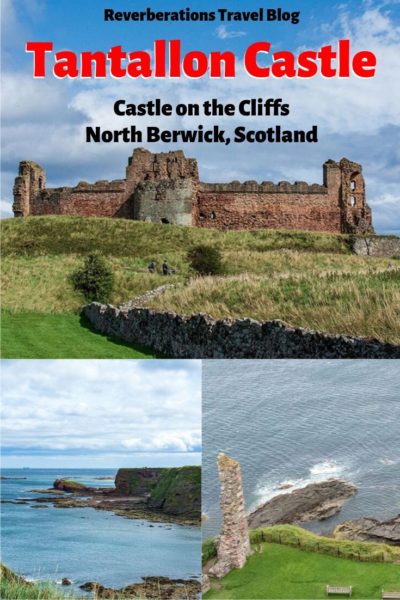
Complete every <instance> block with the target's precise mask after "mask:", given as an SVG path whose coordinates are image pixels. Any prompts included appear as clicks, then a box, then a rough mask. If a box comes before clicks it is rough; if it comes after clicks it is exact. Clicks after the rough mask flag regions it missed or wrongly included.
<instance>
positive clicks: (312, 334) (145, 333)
mask: <svg viewBox="0 0 400 600" xmlns="http://www.w3.org/2000/svg"><path fill="white" fill-rule="evenodd" d="M83 315H84V316H85V317H86V318H87V319H88V321H89V322H90V323H91V324H92V326H93V328H94V329H95V330H97V331H99V332H101V333H104V334H106V335H108V336H111V337H115V338H118V339H121V340H123V341H125V342H128V343H131V344H140V345H142V346H147V347H149V348H152V349H153V350H155V351H156V352H160V353H162V354H164V355H166V356H168V357H170V358H400V346H399V345H393V344H385V343H382V342H379V341H377V340H371V339H368V338H352V337H347V336H342V335H330V334H325V333H320V332H317V331H307V330H305V329H301V328H293V327H289V326H288V325H286V324H285V323H283V322H282V321H264V322H258V321H254V320H252V319H239V320H228V319H226V320H215V319H213V318H212V317H209V316H207V315H202V314H198V315H193V316H191V317H185V316H180V315H177V314H175V313H171V312H165V313H161V312H160V313H159V312H155V311H153V310H150V309H147V308H131V309H118V308H116V307H114V306H111V305H107V306H106V305H102V304H99V303H97V302H93V303H92V304H88V305H87V306H85V307H84V308H83Z"/></svg>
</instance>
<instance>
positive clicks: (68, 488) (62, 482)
mask: <svg viewBox="0 0 400 600" xmlns="http://www.w3.org/2000/svg"><path fill="white" fill-rule="evenodd" d="M53 488H54V489H55V490H59V491H62V492H72V493H76V492H78V493H81V492H87V491H89V492H93V488H90V487H86V486H85V485H83V484H82V483H78V482H77V481H71V480H69V479H56V480H55V482H54V483H53Z"/></svg>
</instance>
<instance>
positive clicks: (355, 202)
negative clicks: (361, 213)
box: [350, 196, 357, 206]
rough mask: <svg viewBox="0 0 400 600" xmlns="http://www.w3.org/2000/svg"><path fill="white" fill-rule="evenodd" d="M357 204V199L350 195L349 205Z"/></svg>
mask: <svg viewBox="0 0 400 600" xmlns="http://www.w3.org/2000/svg"><path fill="white" fill-rule="evenodd" d="M356 204H357V200H356V197H355V196H350V205H351V206H355V205H356Z"/></svg>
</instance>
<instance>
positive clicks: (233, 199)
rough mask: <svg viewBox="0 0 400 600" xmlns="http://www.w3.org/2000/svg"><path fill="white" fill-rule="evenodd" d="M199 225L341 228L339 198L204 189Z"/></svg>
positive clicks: (326, 195)
mask: <svg viewBox="0 0 400 600" xmlns="http://www.w3.org/2000/svg"><path fill="white" fill-rule="evenodd" d="M194 218H195V225H196V226H197V227H207V228H214V229H260V228H267V229H301V230H305V231H326V232H336V233H337V232H340V231H341V212H340V207H339V202H338V199H336V200H335V199H334V198H331V197H330V196H329V195H328V194H327V193H322V194H321V193H320V194H305V193H276V194H273V193H257V192H210V191H200V192H199V195H198V201H197V208H196V211H195V215H194Z"/></svg>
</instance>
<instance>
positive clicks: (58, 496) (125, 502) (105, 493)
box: [2, 479, 201, 527]
mask: <svg viewBox="0 0 400 600" xmlns="http://www.w3.org/2000/svg"><path fill="white" fill-rule="evenodd" d="M31 492H32V493H35V494H43V495H42V496H39V497H31V498H16V499H15V500H3V501H2V502H3V503H8V504H28V505H30V506H32V508H48V507H49V505H50V506H53V507H54V508H94V509H96V510H105V511H111V512H113V513H114V514H116V515H118V516H120V517H124V518H127V519H143V520H146V521H150V522H156V523H174V524H178V525H186V526H200V522H201V516H200V512H199V514H198V516H195V515H189V516H187V515H179V514H177V515H175V514H169V513H166V512H164V511H163V510H162V509H161V508H154V507H152V506H149V504H148V498H147V497H143V496H126V495H121V494H120V493H119V492H118V490H117V489H116V488H111V487H110V488H107V487H103V488H102V487H89V486H85V485H83V484H80V483H77V482H75V481H69V480H66V479H57V480H55V482H54V484H53V488H48V489H33V490H31ZM150 527H151V525H150Z"/></svg>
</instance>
